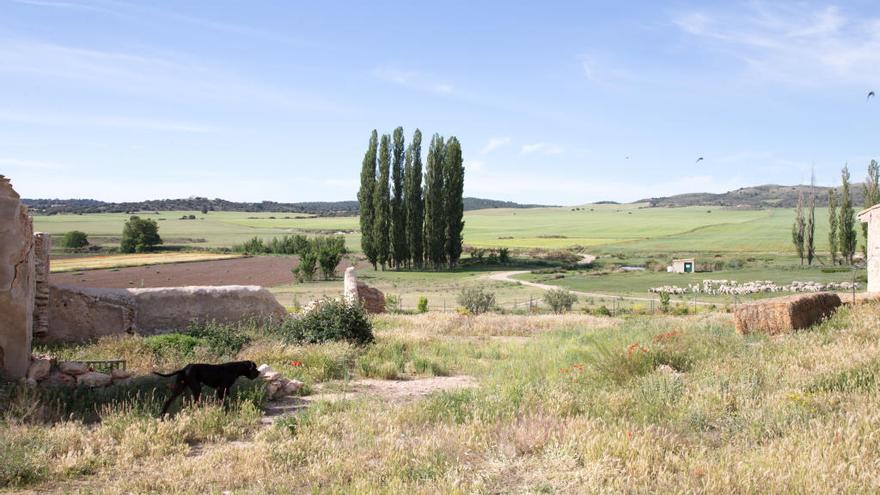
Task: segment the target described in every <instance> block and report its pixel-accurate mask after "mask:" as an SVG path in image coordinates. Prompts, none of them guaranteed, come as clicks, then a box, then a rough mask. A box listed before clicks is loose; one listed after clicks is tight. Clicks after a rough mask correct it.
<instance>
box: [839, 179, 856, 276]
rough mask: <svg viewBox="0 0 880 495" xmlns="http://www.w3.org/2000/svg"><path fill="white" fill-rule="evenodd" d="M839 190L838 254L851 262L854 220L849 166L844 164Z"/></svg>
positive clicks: (854, 230)
mask: <svg viewBox="0 0 880 495" xmlns="http://www.w3.org/2000/svg"><path fill="white" fill-rule="evenodd" d="M840 178H841V185H842V187H841V192H840V220H839V221H838V224H837V228H838V229H839V232H838V235H839V236H840V240H839V241H838V245H839V248H840V256H841V257H842V258H843V259H845V260H846V262H847V263H849V264H852V261H853V254H855V252H856V223H855V222H856V221H855V212H854V211H853V207H852V199H851V198H850V195H849V167H847V166H846V165H844V167H843V170H841V171H840Z"/></svg>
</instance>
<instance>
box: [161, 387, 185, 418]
mask: <svg viewBox="0 0 880 495" xmlns="http://www.w3.org/2000/svg"><path fill="white" fill-rule="evenodd" d="M185 389H186V386H185V384H184V383H183V381H181V380H178V381H176V382H175V383H174V391H173V392H171V397H169V398H168V400H166V401H165V405H164V406H162V414H160V415H159V416H160V417H162V416H165V413H167V412H168V408H169V407H171V403H172V402H174V399H176V398H178V397H180V394H182V393H183V391H184V390H185Z"/></svg>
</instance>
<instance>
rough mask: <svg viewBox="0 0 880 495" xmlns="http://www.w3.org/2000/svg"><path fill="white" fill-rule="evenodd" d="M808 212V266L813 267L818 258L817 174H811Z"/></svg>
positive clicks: (805, 242)
mask: <svg viewBox="0 0 880 495" xmlns="http://www.w3.org/2000/svg"><path fill="white" fill-rule="evenodd" d="M809 202H810V203H809V210H807V229H806V233H805V236H806V237H805V239H804V244H805V248H804V249H805V251H806V252H807V265H809V266H813V258H815V257H816V173H815V172H813V173H811V174H810V199H809Z"/></svg>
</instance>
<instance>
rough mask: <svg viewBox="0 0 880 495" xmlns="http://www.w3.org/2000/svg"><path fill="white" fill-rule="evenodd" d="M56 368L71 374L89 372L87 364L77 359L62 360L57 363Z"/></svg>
mask: <svg viewBox="0 0 880 495" xmlns="http://www.w3.org/2000/svg"><path fill="white" fill-rule="evenodd" d="M58 369H59V370H60V371H61V372H62V373H66V374H68V375H72V376H77V375H82V374H85V373H88V372H89V367H88V365H87V364H85V363H80V362H79V361H64V362H61V363H58Z"/></svg>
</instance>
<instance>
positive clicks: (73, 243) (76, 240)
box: [61, 230, 89, 249]
mask: <svg viewBox="0 0 880 495" xmlns="http://www.w3.org/2000/svg"><path fill="white" fill-rule="evenodd" d="M88 245H89V237H88V236H87V235H86V233H85V232H81V231H79V230H71V231H70V232H67V233H66V234H64V237H62V238H61V247H63V248H67V249H82V248H84V247H86V246H88Z"/></svg>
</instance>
